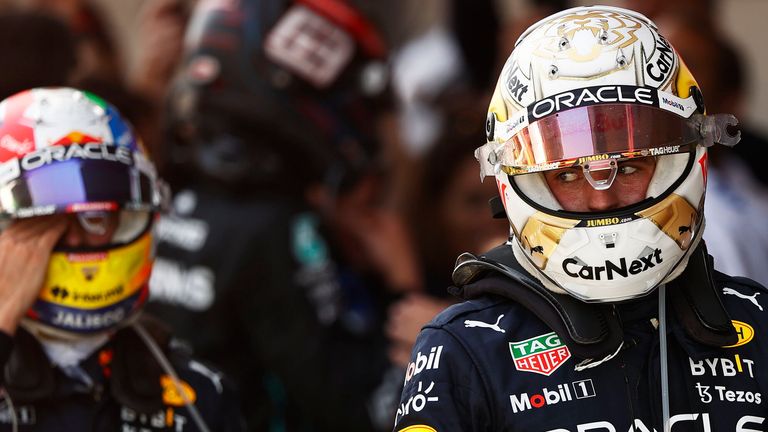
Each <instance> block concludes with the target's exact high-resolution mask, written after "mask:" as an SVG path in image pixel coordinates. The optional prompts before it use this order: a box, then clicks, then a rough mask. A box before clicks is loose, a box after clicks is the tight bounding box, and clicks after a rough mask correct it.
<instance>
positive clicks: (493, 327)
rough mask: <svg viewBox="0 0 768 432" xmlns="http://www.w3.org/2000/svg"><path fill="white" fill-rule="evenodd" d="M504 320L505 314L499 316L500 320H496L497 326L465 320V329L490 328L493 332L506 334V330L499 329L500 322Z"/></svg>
mask: <svg viewBox="0 0 768 432" xmlns="http://www.w3.org/2000/svg"><path fill="white" fill-rule="evenodd" d="M502 318H504V314H501V315H499V317H498V318H496V323H495V324H488V323H487V322H482V321H475V320H464V327H467V328H469V327H485V328H489V329H491V330H495V331H497V332H499V333H506V332H507V331H506V330H504V329H503V328H501V327H499V321H501V319H502Z"/></svg>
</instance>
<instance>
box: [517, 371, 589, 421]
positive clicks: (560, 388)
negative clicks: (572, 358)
mask: <svg viewBox="0 0 768 432" xmlns="http://www.w3.org/2000/svg"><path fill="white" fill-rule="evenodd" d="M595 396H596V394H595V386H594V385H593V384H592V380H591V379H585V380H581V381H574V382H572V383H570V384H567V383H566V384H558V385H557V387H556V388H554V389H551V390H550V389H549V388H547V387H544V388H542V389H541V391H539V392H538V393H534V394H531V395H529V394H528V393H520V394H519V395H509V403H510V404H511V405H512V412H513V413H515V414H517V413H519V412H523V411H527V410H530V409H534V408H542V407H545V406H549V405H555V404H559V403H561V402H570V401H572V400H574V399H577V400H578V399H585V398H590V397H595Z"/></svg>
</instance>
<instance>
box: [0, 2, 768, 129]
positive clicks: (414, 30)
mask: <svg viewBox="0 0 768 432" xmlns="http://www.w3.org/2000/svg"><path fill="white" fill-rule="evenodd" d="M149 1H151V0H120V1H115V0H94V1H93V3H94V5H97V6H98V8H99V9H100V10H102V11H103V13H104V18H105V20H106V21H108V23H109V26H110V29H111V32H113V33H112V34H113V35H114V38H115V42H116V44H117V46H118V50H119V51H120V52H121V53H122V56H123V58H124V61H125V62H126V64H127V65H128V67H131V65H132V64H133V63H134V62H136V61H138V60H137V59H138V57H139V54H138V53H137V52H136V51H137V50H138V49H139V46H138V45H137V44H136V43H135V39H136V28H137V27H136V26H137V20H138V19H139V18H138V13H139V10H140V9H141V7H142V5H144V4H145V3H148V2H149ZM181 1H183V2H184V3H185V4H189V5H192V4H193V3H194V0H181ZM5 3H13V2H11V1H9V0H5ZM382 3H386V4H387V5H388V6H392V5H394V4H398V3H401V4H403V7H404V8H405V10H407V14H406V15H401V16H400V17H401V18H400V19H401V21H400V23H398V26H400V27H404V29H403V35H402V38H403V39H405V38H407V37H409V36H410V37H413V36H416V35H418V34H419V33H420V32H423V31H426V30H427V29H428V27H429V25H431V24H436V23H438V22H440V21H443V20H445V19H446V15H447V14H449V12H448V10H449V8H450V1H448V0H420V1H416V0H410V3H412V4H411V5H408V4H407V3H409V0H396V1H387V2H382ZM494 3H496V4H497V5H498V6H497V7H498V8H499V11H500V14H501V15H502V16H501V18H502V19H503V20H515V19H517V20H520V19H521V18H523V17H525V16H528V15H535V14H536V12H535V9H536V6H535V3H536V2H535V1H531V0H497V1H495V2H494ZM544 3H546V2H544ZM551 3H558V2H551ZM561 3H564V4H567V5H568V6H588V5H593V4H605V5H613V6H621V7H630V8H631V7H635V8H636V9H638V10H644V11H647V10H652V8H654V7H658V6H654V5H656V4H659V3H662V2H659V1H657V0H650V1H646V2H643V1H636V2H633V1H602V2H592V1H572V2H561ZM683 3H684V4H685V5H684V6H681V7H679V9H677V11H676V12H673V13H686V12H685V10H686V9H687V8H693V9H699V8H705V7H706V4H707V3H709V2H708V1H706V0H693V1H687V2H683ZM638 5H639V6H641V7H638ZM712 8H713V13H714V18H715V20H716V23H717V25H718V26H719V27H720V30H721V31H722V32H723V34H724V35H725V36H726V37H727V38H728V39H729V40H731V41H732V42H733V44H734V45H736V46H737V48H738V49H739V51H740V52H741V53H742V54H743V56H744V59H745V61H746V63H747V64H748V67H747V69H748V70H747V73H748V75H749V76H750V77H751V81H750V87H749V91H748V92H747V94H748V97H747V98H746V99H747V100H746V102H745V105H746V107H745V111H746V113H747V119H749V121H750V123H751V124H753V125H754V126H755V127H757V128H759V129H760V130H761V131H762V132H764V133H766V134H768V116H767V115H764V114H763V113H766V112H768V80H766V79H761V77H766V76H768V56H766V55H765V48H764V47H765V39H766V29H765V25H764V22H763V18H764V17H766V16H768V3H767V2H765V1H763V0H717V1H714V2H713V6H712ZM394 9H395V7H393V8H392V10H394ZM477 25H482V23H478V24H477ZM510 41H511V38H510Z"/></svg>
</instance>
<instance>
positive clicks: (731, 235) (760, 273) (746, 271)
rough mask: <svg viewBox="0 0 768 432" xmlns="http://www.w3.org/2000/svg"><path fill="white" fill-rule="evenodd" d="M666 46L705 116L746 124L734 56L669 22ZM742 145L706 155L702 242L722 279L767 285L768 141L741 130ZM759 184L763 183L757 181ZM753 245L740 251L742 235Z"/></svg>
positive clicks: (704, 31) (706, 32) (739, 66)
mask: <svg viewBox="0 0 768 432" xmlns="http://www.w3.org/2000/svg"><path fill="white" fill-rule="evenodd" d="M659 25H660V26H661V27H660V28H662V29H663V30H664V31H666V32H667V35H668V38H669V40H670V42H672V43H673V44H674V46H675V47H676V48H677V49H678V50H679V51H680V53H681V55H683V56H684V57H685V59H686V64H687V65H688V66H689V67H690V69H691V71H692V72H693V73H694V74H696V76H697V79H698V81H699V83H700V84H701V88H702V92H703V94H704V98H705V102H706V106H707V111H709V112H733V113H734V114H736V116H737V117H738V118H744V117H745V116H744V110H743V106H744V104H743V99H744V96H745V94H746V92H745V90H746V88H748V85H747V83H746V77H745V72H744V71H745V67H744V64H743V61H742V59H741V56H740V55H739V53H738V51H736V50H735V48H734V47H733V46H732V45H731V44H730V43H729V42H728V41H727V40H725V36H724V35H723V34H722V33H720V32H718V31H716V30H715V29H713V28H706V27H702V26H700V25H692V24H690V23H689V22H688V21H687V20H686V19H683V18H677V19H674V18H672V17H670V16H667V18H666V19H665V20H664V21H662V22H661V23H660V24H659ZM740 130H741V142H739V144H738V145H737V146H736V147H734V148H733V149H723V148H718V147H719V146H716V147H715V148H713V149H712V150H711V152H710V157H709V162H710V169H709V175H708V185H707V189H708V190H707V206H706V212H705V216H706V220H707V229H706V230H705V233H704V239H705V240H706V241H707V242H708V243H710V244H713V245H717V248H713V250H712V251H711V254H712V256H713V257H714V259H715V268H716V269H717V270H720V271H722V272H724V273H728V274H738V275H744V276H747V277H750V278H752V279H754V280H756V281H758V282H760V283H763V284H765V283H768V267H766V265H765V263H766V261H768V227H766V225H765V223H764V222H763V220H764V218H765V215H766V214H768V183H766V182H765V179H766V178H768V175H766V173H765V170H764V169H761V168H758V166H759V161H760V160H761V159H760V155H761V154H762V153H763V151H764V149H765V148H766V146H768V140H766V139H765V138H764V137H761V136H760V135H758V134H757V133H755V132H754V131H753V130H751V129H750V128H749V125H740ZM761 179H763V180H762V181H761ZM747 227H748V230H749V237H750V239H752V240H753V243H752V246H751V247H750V248H749V249H745V248H744V244H743V236H744V230H745V229H747Z"/></svg>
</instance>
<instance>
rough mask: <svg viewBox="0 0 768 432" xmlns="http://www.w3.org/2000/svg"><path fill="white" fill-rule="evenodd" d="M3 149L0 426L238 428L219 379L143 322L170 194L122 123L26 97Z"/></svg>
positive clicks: (13, 103)
mask: <svg viewBox="0 0 768 432" xmlns="http://www.w3.org/2000/svg"><path fill="white" fill-rule="evenodd" d="M0 144H1V147H2V148H0V163H1V166H2V167H3V175H2V179H0V196H2V199H1V200H0V218H2V230H1V231H0V299H2V301H0V305H1V306H0V367H2V368H3V374H2V378H1V379H0V384H2V388H3V392H2V398H3V404H2V408H1V409H0V411H1V413H0V414H1V417H2V423H4V424H3V427H2V429H3V430H13V431H16V430H19V429H20V428H21V429H23V430H35V431H61V430H79V431H83V430H100V431H101V430H122V431H126V430H150V429H151V430H160V429H161V428H162V429H165V430H168V429H172V430H185V431H190V432H192V431H199V432H207V431H211V430H216V431H232V432H235V431H240V430H242V425H241V423H240V415H239V403H238V400H237V398H236V397H235V396H234V394H233V393H232V391H231V389H230V387H229V384H228V381H226V380H224V379H223V376H222V375H221V373H220V372H219V371H217V370H214V369H210V368H209V367H207V366H205V365H204V364H202V363H200V362H198V361H196V360H194V359H193V358H191V357H190V356H189V355H188V354H187V353H186V352H184V351H183V350H181V349H179V348H178V346H175V345H174V344H173V343H172V340H171V335H170V334H169V333H168V332H167V331H166V330H165V329H164V328H163V327H162V326H159V325H157V324H156V323H153V322H152V321H149V320H147V319H142V318H140V314H141V311H142V309H143V306H144V304H145V302H146V300H147V294H148V286H147V283H148V281H149V277H150V273H151V271H152V265H153V259H154V242H153V229H152V228H153V225H154V222H155V221H156V220H157V215H158V213H159V211H161V210H162V209H163V208H164V207H167V206H166V205H165V204H167V201H168V197H167V191H166V188H164V187H163V183H162V180H161V179H159V178H158V177H157V172H156V170H155V168H154V166H153V165H152V162H151V160H150V159H149V157H148V155H147V154H146V152H145V151H144V149H143V147H142V145H141V141H140V140H139V139H138V138H136V137H135V136H134V134H133V132H132V130H131V127H130V125H129V124H128V123H126V122H125V121H124V119H123V118H122V117H121V116H120V113H119V112H117V110H116V109H115V108H114V107H113V106H112V105H109V104H108V103H107V102H105V101H104V100H103V99H101V98H100V97H98V96H96V95H94V94H92V93H88V92H82V91H79V90H75V89H72V88H53V87H46V88H35V89H31V90H27V91H23V92H20V93H17V94H15V95H13V96H11V97H9V98H6V99H4V100H3V101H2V102H0Z"/></svg>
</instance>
